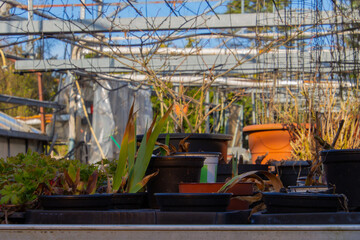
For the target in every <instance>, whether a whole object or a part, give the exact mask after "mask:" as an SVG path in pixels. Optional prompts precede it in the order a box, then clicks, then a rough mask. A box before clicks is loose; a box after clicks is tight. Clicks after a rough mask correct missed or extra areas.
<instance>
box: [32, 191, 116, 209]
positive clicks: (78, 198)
mask: <svg viewBox="0 0 360 240" xmlns="http://www.w3.org/2000/svg"><path fill="white" fill-rule="evenodd" d="M111 199H112V194H92V195H52V196H40V197H39V200H40V203H41V206H42V207H43V208H44V209H47V210H62V209H64V210H107V209H109V208H110V206H111Z"/></svg>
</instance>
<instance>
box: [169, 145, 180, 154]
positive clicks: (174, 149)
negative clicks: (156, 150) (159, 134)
mask: <svg viewBox="0 0 360 240" xmlns="http://www.w3.org/2000/svg"><path fill="white" fill-rule="evenodd" d="M169 147H170V149H171V153H176V152H177V151H178V150H177V149H176V147H175V146H174V145H172V144H171V143H169Z"/></svg>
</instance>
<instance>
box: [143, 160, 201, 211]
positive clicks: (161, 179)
mask: <svg viewBox="0 0 360 240" xmlns="http://www.w3.org/2000/svg"><path fill="white" fill-rule="evenodd" d="M204 160H205V157H195V156H163V157H153V158H151V160H150V163H149V167H148V171H147V173H148V174H150V173H153V172H156V171H157V170H159V173H158V174H157V175H156V176H154V177H153V178H151V179H150V181H149V182H148V184H147V192H148V193H149V204H150V207H152V208H156V207H157V204H156V199H155V197H154V196H153V194H154V193H178V192H179V183H181V182H189V183H191V182H200V174H201V168H202V167H203V165H204Z"/></svg>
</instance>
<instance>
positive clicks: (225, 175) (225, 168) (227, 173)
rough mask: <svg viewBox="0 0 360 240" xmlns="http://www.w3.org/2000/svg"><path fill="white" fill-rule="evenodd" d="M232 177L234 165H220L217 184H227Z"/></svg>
mask: <svg viewBox="0 0 360 240" xmlns="http://www.w3.org/2000/svg"><path fill="white" fill-rule="evenodd" d="M231 177H232V164H231V162H230V163H228V164H222V163H219V164H218V168H217V176H216V182H226V181H227V180H229V179H230V178H231Z"/></svg>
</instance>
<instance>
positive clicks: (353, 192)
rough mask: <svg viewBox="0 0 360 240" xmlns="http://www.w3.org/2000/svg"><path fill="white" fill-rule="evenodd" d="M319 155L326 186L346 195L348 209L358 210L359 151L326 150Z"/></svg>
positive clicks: (359, 193) (359, 199)
mask: <svg viewBox="0 0 360 240" xmlns="http://www.w3.org/2000/svg"><path fill="white" fill-rule="evenodd" d="M320 155H321V159H322V162H323V166H324V172H325V177H326V180H327V184H328V186H329V187H333V188H334V190H335V192H336V193H342V194H345V195H346V197H347V198H348V200H349V209H351V210H356V209H357V210H358V209H360V191H359V189H358V186H359V185H360V177H359V172H360V149H341V150H326V151H322V152H321V153H320Z"/></svg>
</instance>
